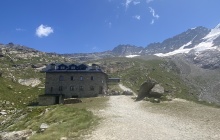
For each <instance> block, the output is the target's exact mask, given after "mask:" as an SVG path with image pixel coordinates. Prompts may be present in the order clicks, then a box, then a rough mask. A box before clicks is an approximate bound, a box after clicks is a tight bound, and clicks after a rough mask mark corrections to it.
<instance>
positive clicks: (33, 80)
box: [18, 78, 41, 87]
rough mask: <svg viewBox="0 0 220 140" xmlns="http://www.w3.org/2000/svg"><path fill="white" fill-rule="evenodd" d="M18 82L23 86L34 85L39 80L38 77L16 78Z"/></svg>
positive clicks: (38, 82)
mask: <svg viewBox="0 0 220 140" xmlns="http://www.w3.org/2000/svg"><path fill="white" fill-rule="evenodd" d="M18 83H19V84H21V85H24V86H31V87H36V86H38V85H39V84H41V81H40V80H39V79H38V78H30V79H18Z"/></svg>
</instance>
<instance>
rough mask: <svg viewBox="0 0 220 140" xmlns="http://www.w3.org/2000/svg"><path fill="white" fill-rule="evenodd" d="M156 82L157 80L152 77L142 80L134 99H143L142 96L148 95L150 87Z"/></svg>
mask: <svg viewBox="0 0 220 140" xmlns="http://www.w3.org/2000/svg"><path fill="white" fill-rule="evenodd" d="M156 84H157V82H156V81H155V80H153V79H148V80H147V81H146V82H144V83H143V84H142V85H141V87H140V90H139V93H138V97H137V99H136V101H140V100H142V99H144V97H146V96H149V94H150V91H151V89H152V88H153V87H154V86H155V85H156Z"/></svg>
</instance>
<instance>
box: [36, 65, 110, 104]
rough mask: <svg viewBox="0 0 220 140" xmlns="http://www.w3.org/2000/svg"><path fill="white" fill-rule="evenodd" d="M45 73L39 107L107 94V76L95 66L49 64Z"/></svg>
mask: <svg viewBox="0 0 220 140" xmlns="http://www.w3.org/2000/svg"><path fill="white" fill-rule="evenodd" d="M42 72H45V73H46V80H45V94H44V95H41V96H39V105H50V104H59V103H62V102H63V99H66V98H82V97H96V96H98V95H102V94H105V93H106V92H107V79H108V76H107V74H106V73H104V72H103V71H102V70H101V69H100V67H99V66H98V65H96V64H92V66H88V65H85V64H55V63H53V64H50V65H48V66H47V68H46V69H45V70H43V71H42Z"/></svg>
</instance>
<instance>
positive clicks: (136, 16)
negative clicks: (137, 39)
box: [133, 15, 141, 20]
mask: <svg viewBox="0 0 220 140" xmlns="http://www.w3.org/2000/svg"><path fill="white" fill-rule="evenodd" d="M133 18H135V19H137V20H141V16H140V15H135V16H133Z"/></svg>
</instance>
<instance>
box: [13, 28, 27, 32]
mask: <svg viewBox="0 0 220 140" xmlns="http://www.w3.org/2000/svg"><path fill="white" fill-rule="evenodd" d="M15 30H16V31H18V32H23V31H25V29H22V28H16V29H15Z"/></svg>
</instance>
